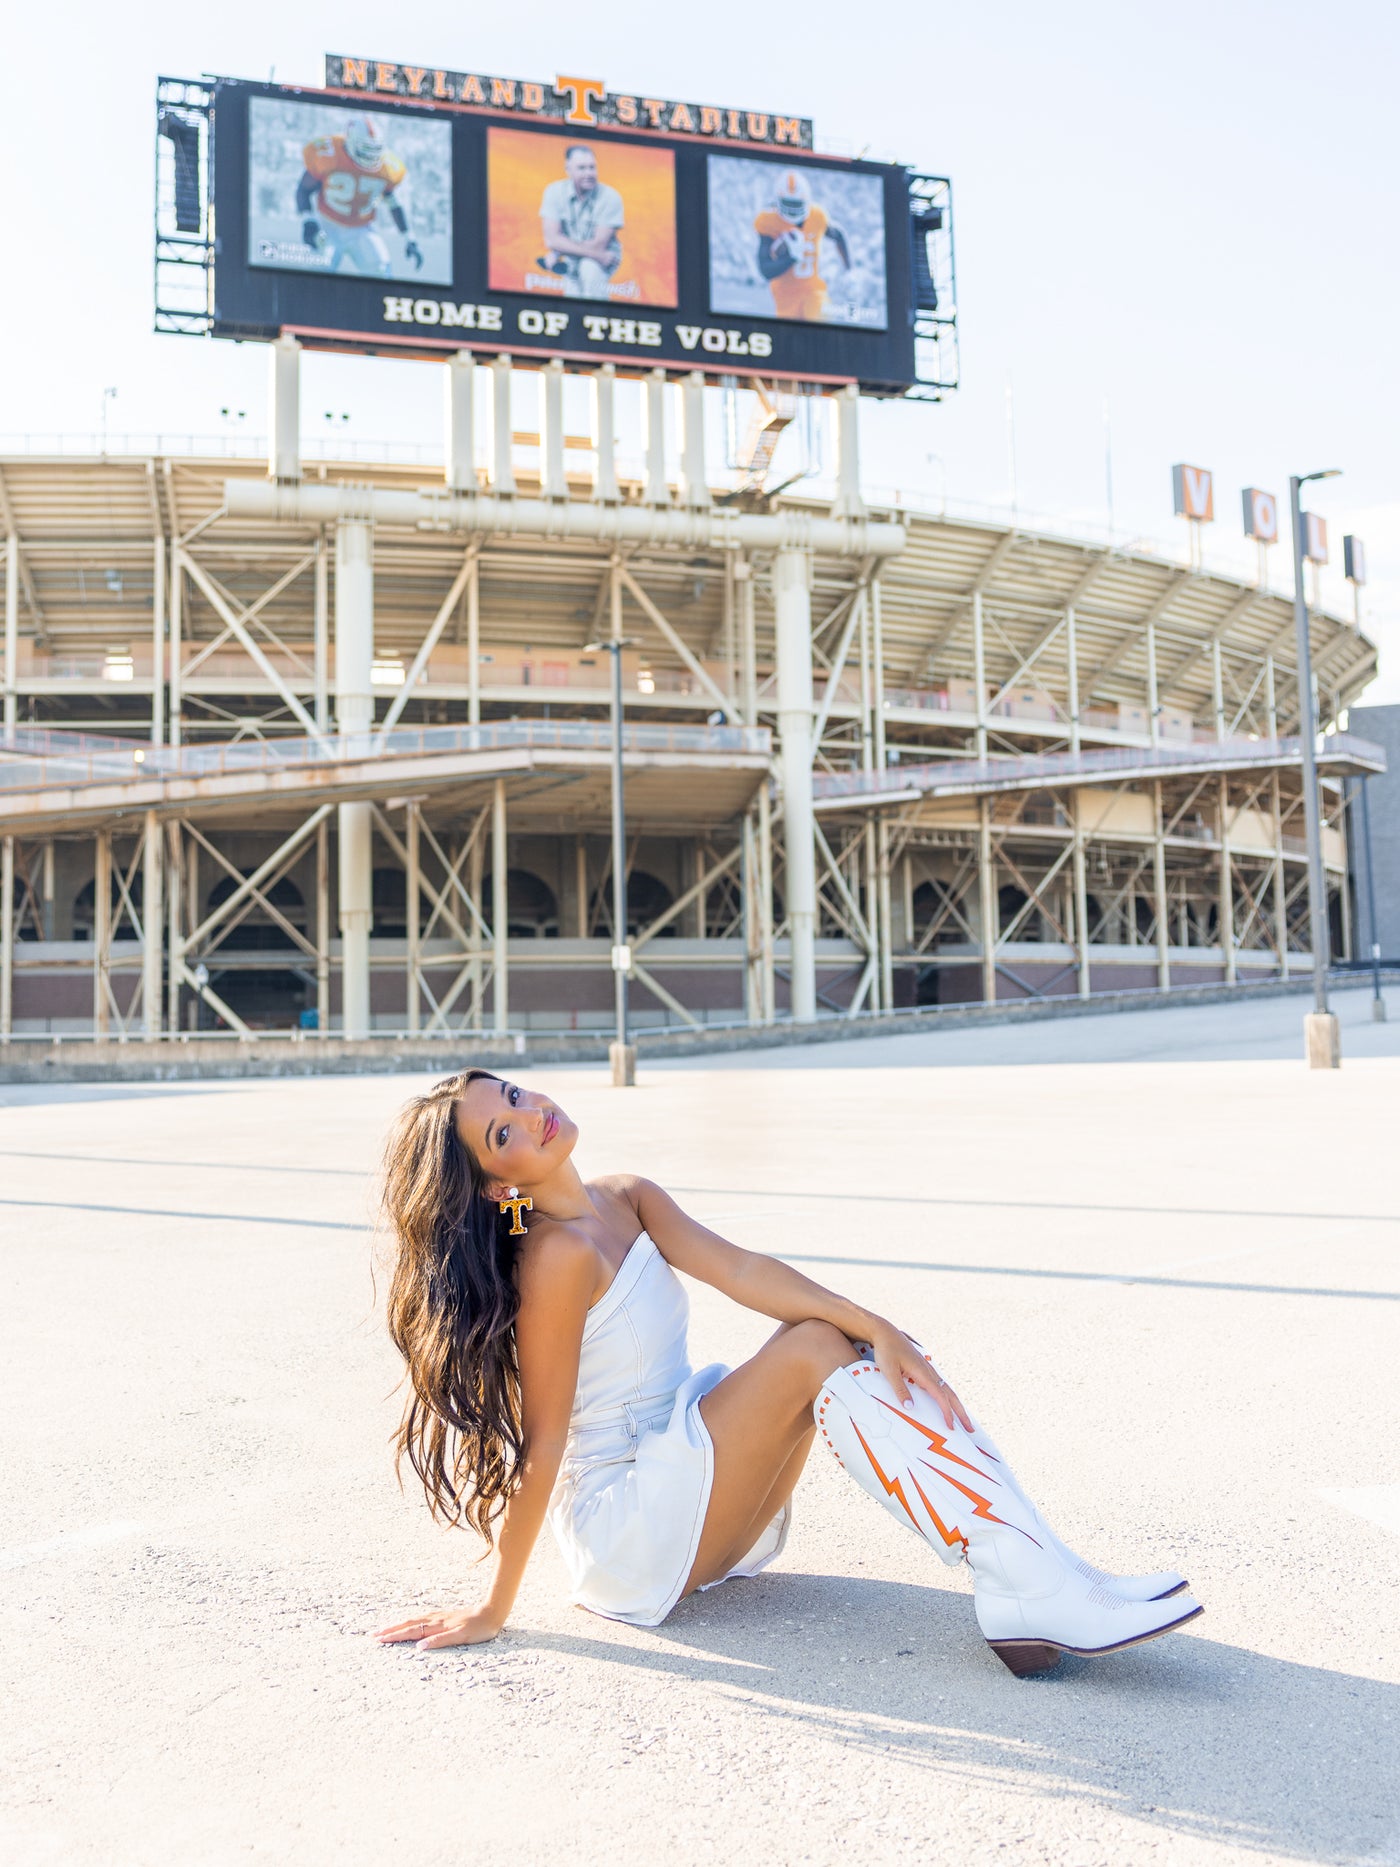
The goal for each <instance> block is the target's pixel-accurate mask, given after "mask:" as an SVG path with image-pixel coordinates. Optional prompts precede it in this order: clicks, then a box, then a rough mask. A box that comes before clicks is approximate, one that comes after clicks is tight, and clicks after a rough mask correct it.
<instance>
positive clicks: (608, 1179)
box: [588, 1173, 651, 1212]
mask: <svg viewBox="0 0 1400 1867" xmlns="http://www.w3.org/2000/svg"><path fill="white" fill-rule="evenodd" d="M650 1185H651V1181H650V1180H647V1179H644V1178H643V1176H642V1175H641V1174H640V1173H603V1174H599V1176H598V1178H597V1179H596V1180H590V1181H589V1182H588V1190H589V1192H590V1193H592V1194H594V1195H595V1196H601V1197H602V1198H603V1199H605V1200H611V1201H616V1202H618V1203H620V1204H621V1205H624V1206H630V1207H631V1209H632V1211H633V1212H637V1211H638V1204H637V1202H638V1200H639V1199H640V1198H641V1195H642V1192H643V1191H644V1189H645V1188H646V1187H649V1186H650Z"/></svg>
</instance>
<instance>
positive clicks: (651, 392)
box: [642, 369, 671, 506]
mask: <svg viewBox="0 0 1400 1867" xmlns="http://www.w3.org/2000/svg"><path fill="white" fill-rule="evenodd" d="M646 398H647V477H646V485H645V487H644V489H643V492H642V499H643V501H644V503H645V504H647V505H649V506H669V505H670V503H671V489H670V488H669V487H668V486H667V484H666V372H665V370H660V369H657V370H649V371H648V372H647V381H646Z"/></svg>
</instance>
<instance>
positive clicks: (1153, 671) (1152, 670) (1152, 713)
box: [1147, 622, 1162, 745]
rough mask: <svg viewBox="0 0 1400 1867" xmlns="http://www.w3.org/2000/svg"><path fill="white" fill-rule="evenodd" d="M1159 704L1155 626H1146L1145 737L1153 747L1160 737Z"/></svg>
mask: <svg viewBox="0 0 1400 1867" xmlns="http://www.w3.org/2000/svg"><path fill="white" fill-rule="evenodd" d="M1161 713H1162V709H1161V704H1160V702H1159V700H1158V698H1157V625H1156V623H1155V622H1149V623H1148V625H1147V736H1148V738H1149V739H1151V741H1152V743H1153V745H1156V743H1157V741H1158V739H1159V738H1160V737H1161V725H1162V719H1161Z"/></svg>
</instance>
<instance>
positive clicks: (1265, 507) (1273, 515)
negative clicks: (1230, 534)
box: [1244, 486, 1278, 545]
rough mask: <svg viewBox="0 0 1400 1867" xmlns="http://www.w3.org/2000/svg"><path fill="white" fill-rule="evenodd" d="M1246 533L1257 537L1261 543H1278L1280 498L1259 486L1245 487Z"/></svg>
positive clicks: (1248, 535) (1248, 536)
mask: <svg viewBox="0 0 1400 1867" xmlns="http://www.w3.org/2000/svg"><path fill="white" fill-rule="evenodd" d="M1244 535H1245V537H1246V538H1257V539H1258V541H1259V543H1260V544H1261V545H1276V544H1277V543H1278V500H1277V499H1275V498H1274V495H1273V494H1272V493H1261V492H1260V490H1259V488H1258V487H1257V486H1246V487H1245V489H1244Z"/></svg>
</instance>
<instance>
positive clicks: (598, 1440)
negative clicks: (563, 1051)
mask: <svg viewBox="0 0 1400 1867" xmlns="http://www.w3.org/2000/svg"><path fill="white" fill-rule="evenodd" d="M577 1140H578V1128H577V1127H576V1125H575V1124H574V1123H573V1122H572V1121H571V1120H570V1119H569V1117H568V1116H567V1115H566V1114H565V1113H564V1111H563V1110H562V1109H561V1108H560V1107H559V1106H558V1104H557V1103H556V1102H554V1101H553V1100H552V1098H550V1097H549V1096H545V1095H541V1094H538V1093H537V1092H535V1091H533V1090H526V1089H522V1088H520V1087H518V1086H517V1085H516V1084H514V1083H510V1082H507V1081H503V1080H502V1079H501V1078H500V1077H497V1076H493V1075H491V1074H490V1073H489V1072H487V1071H485V1070H466V1071H463V1072H462V1073H461V1074H460V1075H457V1076H451V1077H448V1078H447V1079H446V1080H445V1081H444V1082H441V1083H439V1084H437V1085H436V1087H435V1088H433V1089H432V1090H431V1091H430V1092H429V1093H428V1094H427V1095H425V1096H419V1097H417V1098H415V1099H414V1100H413V1101H412V1102H410V1103H409V1104H408V1106H407V1108H406V1109H405V1110H404V1112H403V1114H402V1115H401V1116H400V1118H399V1120H398V1123H397V1124H396V1126H395V1128H394V1131H393V1133H392V1135H391V1137H390V1141H389V1146H388V1151H387V1156H386V1183H385V1206H386V1212H387V1215H388V1218H389V1221H390V1223H391V1225H392V1229H393V1233H394V1240H395V1246H396V1256H395V1262H394V1268H393V1276H392V1284H391V1288H390V1293H389V1329H390V1333H391V1334H392V1336H393V1339H394V1342H395V1344H396V1346H397V1347H398V1349H399V1351H400V1353H401V1354H402V1355H403V1358H404V1361H405V1363H406V1364H407V1372H408V1385H409V1389H410V1397H409V1400H408V1402H407V1405H406V1408H405V1412H404V1418H403V1423H402V1425H401V1426H400V1429H399V1434H398V1448H399V1454H400V1457H401V1458H402V1456H403V1455H404V1454H407V1456H408V1459H409V1461H410V1463H411V1464H412V1466H413V1469H414V1470H415V1471H416V1472H417V1473H418V1476H419V1477H420V1478H421V1480H422V1481H423V1485H424V1487H425V1489H426V1491H427V1495H428V1501H429V1503H430V1505H431V1506H432V1509H433V1512H434V1514H435V1515H441V1516H442V1517H444V1518H445V1519H446V1520H447V1521H448V1522H449V1523H452V1524H463V1523H465V1524H468V1525H470V1526H471V1527H472V1528H474V1529H475V1530H477V1531H478V1532H480V1534H481V1535H482V1536H483V1537H484V1538H485V1539H486V1541H487V1543H488V1545H492V1546H493V1551H494V1561H493V1566H492V1569H491V1572H490V1580H489V1582H488V1584H487V1587H486V1590H485V1594H484V1596H483V1598H482V1600H481V1601H480V1603H479V1604H478V1605H477V1606H476V1607H473V1608H469V1609H455V1608H454V1609H446V1610H427V1611H424V1612H421V1613H419V1614H418V1615H416V1616H415V1617H414V1618H412V1619H409V1620H405V1621H400V1622H398V1623H397V1624H396V1625H394V1626H392V1627H386V1628H384V1629H383V1630H382V1631H381V1633H380V1634H379V1639H380V1640H381V1641H384V1642H394V1641H412V1642H415V1643H416V1645H417V1646H418V1648H419V1650H420V1651H429V1650H432V1649H433V1648H437V1647H447V1646H454V1645H459V1644H465V1643H471V1642H477V1641H483V1640H490V1639H492V1638H493V1637H494V1636H495V1635H496V1634H498V1633H499V1632H500V1631H501V1629H502V1628H503V1627H504V1626H505V1624H506V1621H507V1619H508V1617H509V1615H510V1612H511V1609H512V1607H513V1606H514V1603H515V1597H516V1593H517V1591H518V1589H519V1587H520V1582H521V1578H522V1576H523V1575H524V1573H525V1566H526V1564H527V1562H528V1561H529V1558H530V1553H531V1551H532V1549H533V1548H534V1545H535V1539H536V1538H537V1537H538V1535H539V1533H540V1529H541V1526H542V1525H543V1523H544V1521H545V1518H546V1516H547V1517H548V1518H549V1520H550V1524H551V1527H552V1528H553V1530H554V1533H555V1536H556V1537H557V1539H558V1542H559V1545H560V1548H561V1550H562V1552H563V1555H564V1559H565V1562H566V1564H567V1565H568V1568H569V1571H570V1574H571V1576H572V1579H573V1589H574V1593H573V1599H574V1600H575V1602H577V1603H578V1604H579V1605H580V1606H582V1607H585V1608H590V1609H592V1610H593V1612H594V1613H596V1614H602V1615H607V1616H609V1617H610V1618H611V1619H614V1620H620V1621H631V1622H633V1623H635V1624H636V1625H638V1626H642V1627H654V1626H656V1625H657V1623H658V1622H660V1621H663V1620H664V1619H665V1618H666V1616H667V1615H668V1614H669V1613H670V1612H671V1610H672V1608H674V1607H675V1605H676V1603H677V1602H678V1601H679V1600H681V1599H682V1598H683V1597H684V1596H686V1595H688V1594H691V1593H692V1592H693V1591H694V1590H696V1589H698V1588H709V1587H713V1586H714V1585H715V1584H717V1583H719V1582H723V1581H726V1580H728V1579H729V1578H730V1577H732V1576H742V1575H754V1574H757V1572H758V1571H759V1570H760V1569H762V1568H764V1567H766V1566H767V1564H768V1563H770V1562H771V1561H772V1560H773V1558H774V1557H775V1556H776V1555H777V1554H778V1553H779V1551H780V1550H781V1549H782V1547H783V1543H784V1541H785V1540H786V1537H787V1530H788V1523H789V1519H790V1516H791V1502H790V1500H791V1497H792V1492H793V1487H794V1486H795V1485H796V1483H797V1480H798V1477H799V1475H800V1474H801V1471H802V1467H803V1465H804V1464H805V1463H806V1460H807V1454H808V1453H809V1452H810V1450H811V1448H812V1443H813V1440H814V1439H815V1437H816V1435H817V1434H818V1433H820V1434H821V1437H822V1439H823V1440H824V1441H825V1442H826V1444H827V1446H828V1447H829V1448H830V1450H831V1451H832V1452H833V1453H834V1454H835V1455H836V1457H837V1459H838V1460H839V1461H840V1463H841V1465H842V1466H843V1467H844V1469H845V1471H846V1472H847V1473H848V1475H849V1476H850V1477H851V1478H853V1479H854V1480H855V1482H856V1484H857V1485H859V1486H860V1487H861V1489H862V1490H864V1491H866V1492H868V1493H869V1495H870V1496H871V1497H873V1498H875V1499H876V1501H877V1502H878V1503H880V1504H883V1505H884V1506H885V1508H886V1509H887V1510H889V1511H890V1512H891V1513H892V1514H893V1515H894V1516H895V1517H897V1518H898V1519H899V1521H900V1522H901V1523H903V1524H905V1525H906V1526H907V1527H908V1528H910V1529H912V1530H914V1531H915V1532H916V1533H917V1534H918V1535H920V1536H921V1537H923V1538H924V1540H925V1541H926V1542H927V1543H928V1544H929V1545H930V1546H931V1547H932V1549H933V1550H934V1552H935V1554H937V1555H938V1556H940V1557H942V1559H943V1560H944V1561H945V1562H947V1563H950V1564H957V1563H960V1562H962V1561H964V1560H966V1562H967V1563H968V1565H969V1567H970V1568H971V1571H972V1576H973V1584H974V1597H973V1604H974V1608H975V1611H976V1615H977V1621H978V1624H979V1626H980V1628H981V1630H982V1634H983V1637H984V1638H985V1639H986V1641H987V1643H988V1645H989V1646H990V1647H991V1648H992V1650H993V1652H995V1653H996V1654H997V1655H998V1656H999V1658H1001V1659H1002V1660H1003V1661H1004V1662H1005V1663H1006V1665H1007V1666H1009V1667H1010V1669H1011V1671H1012V1672H1013V1673H1017V1674H1025V1673H1034V1672H1040V1671H1043V1670H1045V1669H1046V1668H1047V1667H1050V1666H1053V1665H1055V1664H1056V1662H1057V1661H1058V1660H1059V1658H1060V1655H1061V1654H1062V1653H1079V1654H1086V1655H1094V1656H1096V1655H1100V1654H1105V1653H1115V1652H1118V1651H1119V1650H1120V1649H1122V1648H1124V1647H1130V1646H1135V1645H1137V1644H1138V1643H1139V1642H1140V1641H1144V1640H1151V1639H1154V1638H1156V1637H1157V1636H1158V1635H1159V1634H1165V1633H1168V1632H1170V1631H1171V1630H1172V1629H1173V1628H1176V1627H1180V1626H1182V1625H1183V1624H1184V1623H1185V1622H1187V1621H1190V1620H1193V1619H1194V1618H1195V1617H1196V1616H1197V1615H1198V1614H1200V1613H1201V1612H1202V1611H1203V1610H1202V1609H1201V1607H1200V1606H1199V1605H1198V1603H1197V1602H1195V1601H1194V1600H1193V1599H1192V1598H1191V1596H1190V1595H1189V1594H1187V1593H1185V1592H1184V1591H1185V1588H1186V1584H1185V1582H1184V1581H1183V1579H1182V1578H1181V1577H1180V1576H1179V1575H1177V1574H1175V1573H1172V1572H1170V1571H1168V1572H1162V1573H1157V1574H1152V1575H1109V1574H1106V1573H1104V1572H1103V1571H1101V1570H1099V1569H1096V1568H1095V1567H1094V1566H1093V1565H1092V1564H1091V1563H1088V1562H1086V1561H1084V1560H1082V1559H1081V1558H1080V1557H1078V1556H1076V1555H1075V1554H1074V1552H1073V1551H1072V1550H1070V1549H1068V1548H1067V1547H1066V1546H1065V1545H1064V1544H1063V1543H1062V1542H1060V1540H1059V1539H1058V1538H1057V1537H1056V1536H1055V1534H1054V1532H1053V1531H1052V1530H1051V1529H1050V1527H1049V1525H1048V1524H1047V1523H1046V1522H1045V1519H1044V1518H1043V1517H1042V1516H1041V1514H1040V1512H1039V1511H1038V1510H1037V1509H1036V1507H1035V1505H1034V1504H1033V1503H1032V1502H1031V1500H1030V1499H1029V1498H1028V1497H1027V1496H1026V1493H1025V1492H1024V1491H1023V1490H1022V1489H1021V1487H1020V1485H1019V1484H1018V1483H1017V1481H1016V1479H1015V1478H1014V1477H1013V1475H1012V1473H1011V1470H1010V1468H1009V1467H1008V1466H1007V1464H1006V1461H1005V1460H1004V1459H1003V1457H1002V1455H1001V1453H1000V1452H999V1451H998V1449H997V1447H996V1445H995V1443H994V1442H993V1441H992V1439H991V1438H990V1437H989V1436H988V1434H987V1433H986V1432H985V1431H984V1430H983V1428H982V1427H981V1426H979V1425H978V1424H976V1423H975V1422H974V1420H973V1418H972V1416H971V1414H969V1413H968V1411H967V1409H966V1408H965V1407H964V1405H963V1403H962V1402H961V1401H960V1400H959V1398H958V1396H957V1395H956V1394H955V1393H954V1392H953V1390H952V1389H951V1388H950V1387H949V1386H948V1384H947V1383H946V1382H945V1381H944V1380H943V1379H942V1378H941V1376H940V1375H939V1374H938V1373H937V1372H936V1371H935V1369H934V1368H933V1366H932V1364H931V1362H930V1360H929V1358H928V1357H927V1356H926V1355H925V1354H924V1353H923V1351H922V1350H921V1349H920V1348H919V1347H918V1346H917V1344H916V1343H915V1342H914V1341H913V1340H912V1339H911V1338H910V1337H909V1336H907V1335H905V1334H904V1333H903V1331H902V1330H900V1329H898V1328H896V1327H895V1325H894V1324H893V1323H891V1322H887V1321H886V1320H885V1319H884V1318H883V1317H881V1316H875V1315H872V1314H871V1312H870V1311H868V1310H865V1309H862V1308H861V1307H860V1305H859V1304H856V1303H852V1302H850V1301H848V1300H847V1299H846V1298H845V1297H840V1296H836V1295H834V1294H833V1293H832V1292H831V1291H830V1290H824V1289H823V1288H822V1287H821V1286H820V1285H819V1284H816V1283H813V1282H812V1281H811V1280H810V1279H809V1278H807V1277H804V1276H802V1275H801V1274H800V1272H798V1271H795V1270H793V1269H792V1268H791V1266H789V1265H786V1264H784V1263H782V1262H780V1261H779V1260H778V1259H775V1258H769V1257H763V1256H759V1255H757V1254H755V1253H753V1252H750V1251H744V1250H741V1249H740V1248H739V1247H738V1246H736V1245H731V1244H729V1243H727V1242H726V1241H725V1240H724V1239H722V1238H720V1237H718V1236H717V1235H716V1234H715V1233H714V1232H711V1231H709V1230H707V1229H706V1227H705V1226H703V1225H701V1224H699V1223H698V1222H697V1221H696V1220H694V1219H692V1218H689V1217H687V1215H686V1214H685V1213H684V1212H682V1211H681V1209H680V1207H679V1206H678V1205H677V1204H676V1203H675V1201H674V1200H673V1199H672V1198H671V1197H670V1195H669V1194H667V1193H665V1192H664V1191H663V1190H662V1189H661V1188H660V1187H659V1186H656V1185H654V1184H653V1183H652V1182H651V1181H649V1180H643V1179H639V1178H635V1177H632V1176H629V1175H619V1176H617V1177H614V1178H610V1179H601V1180H595V1181H593V1182H591V1183H588V1184H585V1182H584V1181H583V1180H582V1179H581V1178H580V1176H579V1172H578V1169H577V1168H576V1167H575V1165H574V1162H573V1151H574V1145H575V1143H576V1142H577ZM527 1215H528V1217H527ZM677 1271H683V1272H684V1273H685V1274H686V1275H687V1276H690V1277H694V1278H696V1279H698V1280H699V1281H700V1282H702V1283H707V1284H710V1285H712V1286H713V1287H714V1288H715V1289H716V1290H719V1291H722V1292H723V1293H724V1295H726V1296H728V1297H731V1298H732V1299H733V1300H734V1301H735V1302H736V1303H741V1304H743V1305H744V1306H745V1307H746V1308H748V1309H752V1310H756V1311H758V1313H759V1314H760V1315H764V1316H770V1317H772V1318H774V1319H775V1320H776V1321H777V1322H778V1323H779V1325H780V1326H779V1328H778V1330H777V1332H776V1333H775V1334H774V1335H773V1336H771V1337H770V1338H769V1340H768V1341H767V1342H766V1343H765V1344H764V1346H763V1347H762V1348H761V1349H760V1350H759V1351H758V1353H757V1354H756V1355H755V1356H754V1357H753V1358H752V1359H751V1360H750V1361H747V1362H745V1363H744V1364H743V1365H742V1366H741V1367H739V1368H736V1369H735V1370H733V1372H730V1371H729V1370H727V1369H726V1368H724V1367H722V1366H719V1365H713V1366H710V1367H706V1368H702V1369H700V1370H698V1371H692V1369H691V1367H690V1363H689V1359H688V1356H687V1349H686V1324H687V1318H688V1305H687V1301H686V1296H685V1292H684V1290H683V1289H682V1287H681V1284H680V1281H679V1279H678V1278H677V1276H676V1272H677Z"/></svg>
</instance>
